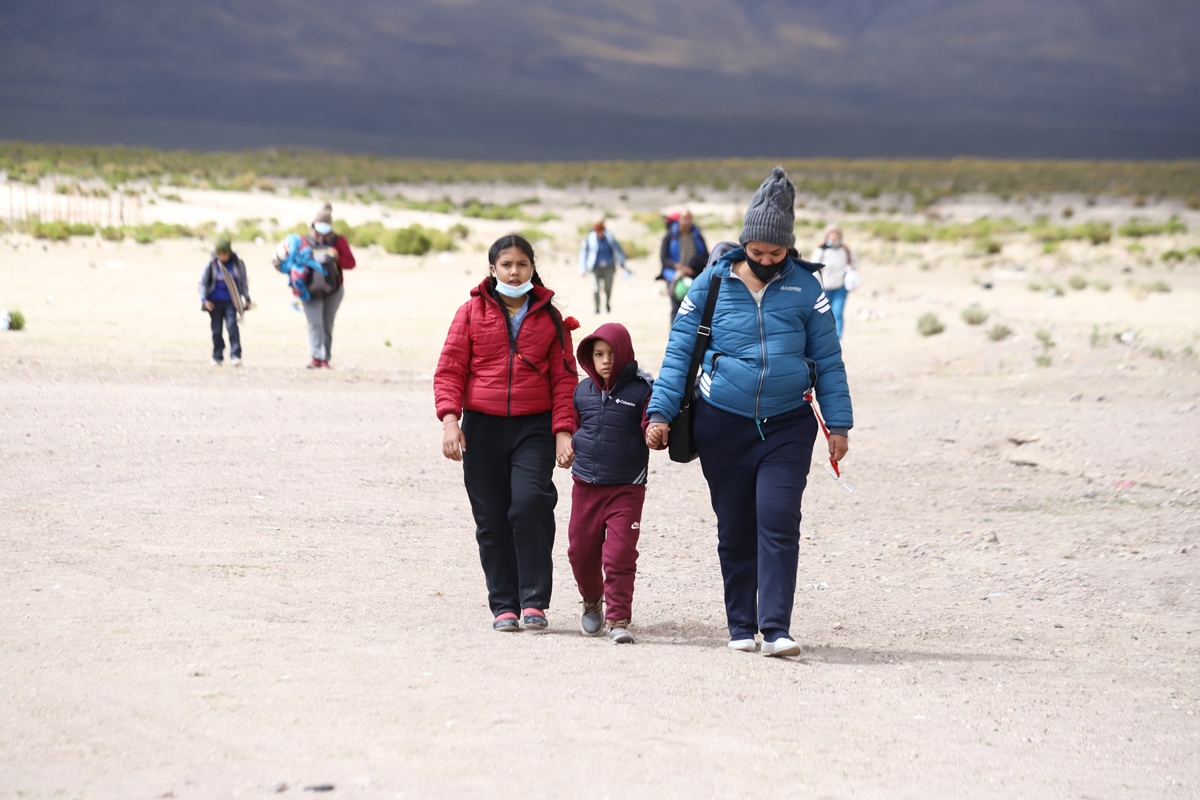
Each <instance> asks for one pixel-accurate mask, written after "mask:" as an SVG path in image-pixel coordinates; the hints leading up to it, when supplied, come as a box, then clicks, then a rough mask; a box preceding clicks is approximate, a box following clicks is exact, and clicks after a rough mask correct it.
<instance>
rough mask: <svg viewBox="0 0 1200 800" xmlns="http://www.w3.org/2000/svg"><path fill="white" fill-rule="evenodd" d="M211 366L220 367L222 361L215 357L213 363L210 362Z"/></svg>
mask: <svg viewBox="0 0 1200 800" xmlns="http://www.w3.org/2000/svg"><path fill="white" fill-rule="evenodd" d="M209 366H210V367H219V366H221V362H220V361H218V360H217V359H215V358H214V359H213V360H212V363H211V364H209Z"/></svg>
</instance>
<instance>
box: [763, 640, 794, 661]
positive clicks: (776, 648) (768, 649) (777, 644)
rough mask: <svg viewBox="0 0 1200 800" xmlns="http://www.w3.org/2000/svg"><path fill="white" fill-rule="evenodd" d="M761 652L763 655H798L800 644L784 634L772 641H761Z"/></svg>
mask: <svg viewBox="0 0 1200 800" xmlns="http://www.w3.org/2000/svg"><path fill="white" fill-rule="evenodd" d="M762 654H763V655H764V656H776V657H781V656H798V655H800V645H798V644H796V643H795V642H793V641H792V640H791V639H789V638H787V637H786V636H784V637H782V638H779V639H776V640H775V641H773V642H763V643H762Z"/></svg>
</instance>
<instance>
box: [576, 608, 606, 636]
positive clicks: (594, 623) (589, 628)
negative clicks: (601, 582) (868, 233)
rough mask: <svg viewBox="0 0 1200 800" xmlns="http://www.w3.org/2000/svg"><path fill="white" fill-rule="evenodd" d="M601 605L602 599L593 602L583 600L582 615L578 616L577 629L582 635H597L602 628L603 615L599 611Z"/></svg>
mask: <svg viewBox="0 0 1200 800" xmlns="http://www.w3.org/2000/svg"><path fill="white" fill-rule="evenodd" d="M603 607H604V601H603V600H597V601H595V602H594V603H593V602H589V601H587V600H584V601H583V615H582V616H581V617H580V618H579V630H580V631H582V632H583V635H584V636H599V635H600V633H601V631H603V630H604V615H603V614H602V613H601V611H602V609H603Z"/></svg>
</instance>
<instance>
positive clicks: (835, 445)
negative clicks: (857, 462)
mask: <svg viewBox="0 0 1200 800" xmlns="http://www.w3.org/2000/svg"><path fill="white" fill-rule="evenodd" d="M849 450H850V440H849V439H847V438H846V437H845V436H838V435H837V434H836V433H831V434H829V457H830V458H832V459H833V460H834V461H841V460H842V459H843V458H845V457H846V453H847V452H849Z"/></svg>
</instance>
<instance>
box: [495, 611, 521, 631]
mask: <svg viewBox="0 0 1200 800" xmlns="http://www.w3.org/2000/svg"><path fill="white" fill-rule="evenodd" d="M492 630H494V631H501V632H503V633H515V632H516V631H519V630H521V622H520V620H518V619H517V615H516V614H514V613H512V612H511V611H507V612H505V613H503V614H497V615H496V619H495V621H494V622H492Z"/></svg>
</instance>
